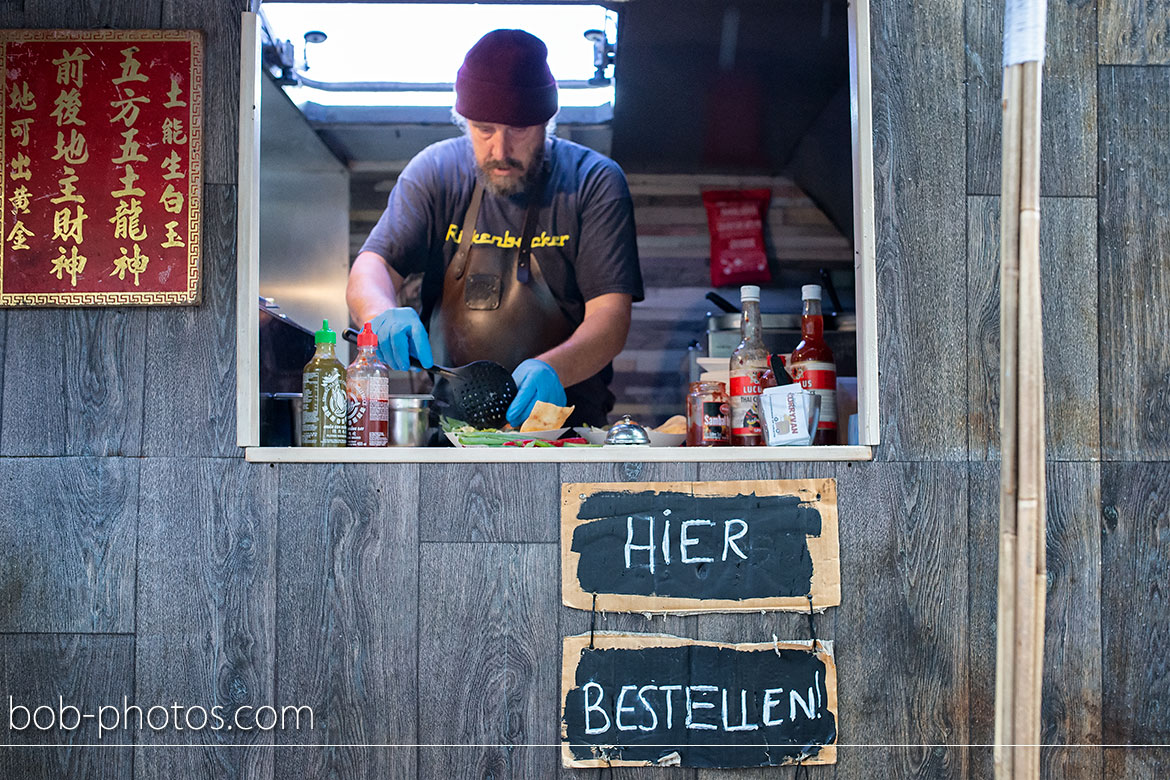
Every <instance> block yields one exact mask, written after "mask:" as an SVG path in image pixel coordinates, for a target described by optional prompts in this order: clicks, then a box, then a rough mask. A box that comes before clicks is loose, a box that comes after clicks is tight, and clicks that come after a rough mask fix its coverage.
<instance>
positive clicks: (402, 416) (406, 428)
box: [387, 395, 435, 447]
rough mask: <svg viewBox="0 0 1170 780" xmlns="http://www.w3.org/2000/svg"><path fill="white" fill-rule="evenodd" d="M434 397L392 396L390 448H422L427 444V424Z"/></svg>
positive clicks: (388, 435) (388, 440) (388, 443)
mask: <svg viewBox="0 0 1170 780" xmlns="http://www.w3.org/2000/svg"><path fill="white" fill-rule="evenodd" d="M434 400H435V397H434V396H432V395H392V396H390V429H389V431H388V433H387V446H388V447H422V446H424V445H425V444H426V443H427V423H428V420H429V418H430V413H431V403H432V402H433V401H434Z"/></svg>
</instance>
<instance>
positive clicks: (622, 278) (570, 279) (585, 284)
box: [362, 136, 643, 405]
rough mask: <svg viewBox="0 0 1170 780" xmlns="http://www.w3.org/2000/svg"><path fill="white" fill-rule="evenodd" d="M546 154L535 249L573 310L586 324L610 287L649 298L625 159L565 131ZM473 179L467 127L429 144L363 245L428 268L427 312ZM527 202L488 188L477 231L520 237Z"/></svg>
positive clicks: (499, 239)
mask: <svg viewBox="0 0 1170 780" xmlns="http://www.w3.org/2000/svg"><path fill="white" fill-rule="evenodd" d="M545 160H546V161H547V162H548V163H549V179H548V183H547V185H546V186H545V192H544V198H543V202H542V205H541V208H540V211H539V214H538V216H537V222H536V230H535V232H534V238H533V242H532V253H533V256H534V257H536V259H537V261H538V262H539V263H540V268H541V271H542V273H543V274H544V277H545V279H546V281H547V282H548V285H549V288H550V289H551V290H552V293H553V295H554V296H555V297H556V298H557V300H558V301H559V302H560V304H561V306H562V308H563V309H564V310H565V312H566V314H568V316H569V319H570V320H571V321H572V322H573V323H574V324H575V325H576V324H580V322H581V320H582V319H583V318H584V315H585V301H587V300H589V299H591V298H595V297H597V296H599V295H604V294H606V293H626V294H628V295H631V296H633V299H634V300H635V301H640V300H642V298H643V290H642V273H641V269H640V268H639V267H638V248H637V243H636V238H635V231H634V209H633V204H632V201H631V199H630V191H629V187H628V186H627V184H626V178H625V175H624V174H623V173H622V171H621V168H619V167H618V165H617V163H615V162H613V161H612V160H610V159H609V158H607V157H605V156H603V155H601V154H599V153H597V152H595V151H593V150H592V149H588V148H586V147H584V146H581V145H580V144H575V143H573V142H572V141H565V140H563V139H559V138H551V139H549V141H548V142H547V144H546V147H545ZM474 187H475V155H474V153H473V152H472V148H471V141H470V140H468V138H467V137H466V136H460V137H458V138H451V139H448V140H446V141H440V142H438V143H435V144H432V145H431V146H428V147H427V148H426V149H424V150H422V151H421V152H419V153H418V154H417V155H416V156H415V157H414V159H412V160H411V161H410V163H409V164H407V166H406V168H405V169H404V170H403V171H402V174H401V175H400V176H399V177H398V182H397V184H395V186H394V189H393V190H391V192H390V196H389V199H388V201H387V204H386V210H385V211H384V212H383V213H382V217H381V218H380V219H379V220H378V224H377V225H375V226H374V229H373V231H372V232H371V233H370V237H369V238H367V239H366V242H365V243H364V244H363V245H362V251H363V252H365V251H370V252H375V253H376V254H378V255H380V256H382V257H383V258H385V260H386V262H387V263H389V265H390V267H392V268H393V269H394V270H395V271H397V272H398V273H400V274H402V275H403V276H407V275H409V274H412V273H422V274H424V276H423V285H422V302H423V317H424V322H426V321H427V320H428V319H429V316H430V314H431V312H432V309H433V307H434V305H435V304H436V301H437V300H438V299H439V297H440V294H441V292H442V285H443V275H444V273H445V272H446V269H447V264H448V263H450V262H451V258H452V257H454V255H455V251H456V249H457V248H458V243H457V242H456V240H455V239H456V236H458V234H459V232H460V229H461V228H462V226H463V217H464V215H465V213H466V212H467V208H468V206H469V205H470V203H471V193H472V190H473V189H474ZM526 208H527V202H526V200H525V197H524V196H523V195H517V196H512V197H504V196H498V195H494V194H492V193H490V192H485V193H484V195H483V203H482V205H481V207H480V212H479V216H478V218H477V220H476V223H475V232H476V234H477V236H479V235H481V234H486V235H490V236H491V237H492V240H493V241H495V242H496V243H498V244H499V245H501V246H504V247H508V246H517V245H518V243H519V237H520V234H521V233H522V231H523V228H524V215H525V211H526ZM612 376H613V369H612V367H611V366H606V367H605V369H604V370H603V371H602V372H600V373H599V374H598V375H597V376H596V377H594V379H595V380H600V381H601V383H602V387H603V388H604V386H605V385H608V384H609V381H610V379H611V378H612ZM587 382H589V380H587ZM582 384H585V383H582ZM590 384H591V385H593V384H594V383H593V382H590ZM571 395H577V394H576V393H574V394H571ZM570 400H572V399H570ZM607 405H608V404H607Z"/></svg>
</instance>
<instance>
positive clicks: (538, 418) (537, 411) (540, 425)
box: [520, 401, 577, 433]
mask: <svg viewBox="0 0 1170 780" xmlns="http://www.w3.org/2000/svg"><path fill="white" fill-rule="evenodd" d="M576 408H577V407H575V406H557V405H555V404H550V403H548V402H546V401H537V402H536V405H535V406H533V407H532V414H530V415H528V419H527V420H525V421H524V424H523V425H521V426H520V432H521V433H526V432H527V431H552V430H556V429H557V428H560V427H561V426H562V425H564V424H565V420H567V419H569V415H570V414H572V413H573V410H574V409H576Z"/></svg>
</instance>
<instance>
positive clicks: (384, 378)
mask: <svg viewBox="0 0 1170 780" xmlns="http://www.w3.org/2000/svg"><path fill="white" fill-rule="evenodd" d="M357 345H358V354H357V357H355V358H354V359H353V362H352V363H350V364H349V368H347V369H346V370H345V394H346V396H347V398H348V405H347V418H348V419H347V420H346V423H347V426H348V429H349V433H348V439H347V443H348V444H349V446H350V447H385V446H386V445H387V443H388V442H389V433H390V367H389V366H387V365H386V364H385V363H383V362H382V361H381V360H378V355H377V352H376V350H377V349H378V336H377V334H375V333H374V330H373V328H372V327H371V326H370V323H368V322H367V323H366V324H365V326H364V327H363V328H362V332H361V333H359V334H358V337H357Z"/></svg>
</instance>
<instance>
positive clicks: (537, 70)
mask: <svg viewBox="0 0 1170 780" xmlns="http://www.w3.org/2000/svg"><path fill="white" fill-rule="evenodd" d="M547 60H548V48H547V47H546V46H545V45H544V42H543V41H541V40H540V39H539V38H537V37H536V36H535V35H532V34H531V33H526V32H524V31H523V30H493V31H492V32H490V33H488V34H487V35H485V36H483V37H482V38H480V39H479V41H478V42H477V43H476V44H475V45H474V46H472V47H471V50H470V51H469V52H467V57H465V58H464V60H463V67H461V68H460V69H459V75H457V76H456V77H455V111H456V112H458V113H459V114H461V115H462V116H464V117H466V118H467V119H470V120H472V121H474V122H495V123H498V124H502V125H512V126H513V127H530V126H532V125H543V124H544V123H545V122H547V121H548V120H549V119H551V118H552V117H553V114H555V113H556V112H557V82H556V79H554V78H553V75H552V71H550V70H549V68H548V61H547Z"/></svg>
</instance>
